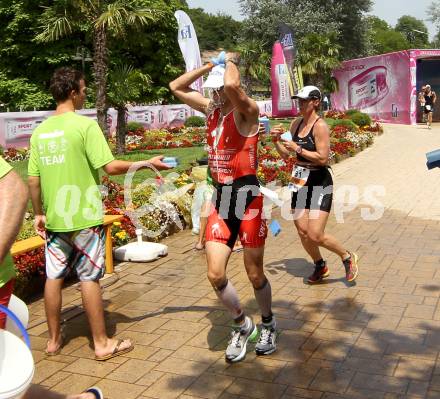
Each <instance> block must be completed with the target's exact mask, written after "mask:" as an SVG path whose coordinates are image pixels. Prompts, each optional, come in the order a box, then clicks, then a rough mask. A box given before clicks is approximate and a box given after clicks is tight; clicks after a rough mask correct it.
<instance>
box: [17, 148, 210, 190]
mask: <svg viewBox="0 0 440 399" xmlns="http://www.w3.org/2000/svg"><path fill="white" fill-rule="evenodd" d="M161 154H163V155H165V156H167V157H176V158H178V160H179V165H178V166H177V168H174V169H170V171H166V172H162V174H163V175H167V174H168V173H169V172H178V173H179V172H183V171H185V170H187V169H189V168H190V167H191V163H193V162H194V161H196V160H197V159H200V158H204V157H205V156H206V151H205V150H204V148H203V147H189V148H170V149H162V150H151V151H133V152H130V153H128V154H125V155H123V156H118V157H117V159H123V160H125V161H140V160H145V159H149V158H151V157H154V156H156V155H161ZM27 165H28V161H20V162H14V163H13V164H12V166H13V167H14V169H15V171H16V172H17V173H18V174H19V175H20V176H21V177H22V178H23V179H24V180H27ZM104 174H105V172H104V171H103V170H102V169H101V171H100V175H101V176H102V175H104ZM154 176H155V174H154V173H153V172H152V171H151V170H149V169H148V170H141V171H139V172H137V173H136V175H135V176H134V178H133V183H134V185H137V184H139V183H142V182H143V181H144V180H145V179H148V178H152V177H154ZM111 179H112V180H113V181H115V182H117V183H120V184H124V175H122V176H112V177H111Z"/></svg>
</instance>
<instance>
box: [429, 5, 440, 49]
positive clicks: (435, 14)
mask: <svg viewBox="0 0 440 399" xmlns="http://www.w3.org/2000/svg"><path fill="white" fill-rule="evenodd" d="M426 14H427V15H428V21H430V22H432V23H433V24H434V25H435V26H436V27H437V32H438V33H437V35H436V36H435V38H434V41H433V43H432V44H433V47H438V45H439V44H440V0H436V1H433V2H432V3H431V4H430V5H429V7H428V9H427V10H426Z"/></svg>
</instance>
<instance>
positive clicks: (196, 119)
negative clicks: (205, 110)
mask: <svg viewBox="0 0 440 399" xmlns="http://www.w3.org/2000/svg"><path fill="white" fill-rule="evenodd" d="M185 126H186V127H204V126H205V118H203V117H201V116H190V117H189V118H188V119H187V120H186V121H185Z"/></svg>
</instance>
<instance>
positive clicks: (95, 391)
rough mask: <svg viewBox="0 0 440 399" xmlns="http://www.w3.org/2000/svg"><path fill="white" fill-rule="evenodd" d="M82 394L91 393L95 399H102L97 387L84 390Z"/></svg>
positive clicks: (102, 395) (102, 396)
mask: <svg viewBox="0 0 440 399" xmlns="http://www.w3.org/2000/svg"><path fill="white" fill-rule="evenodd" d="M84 393H93V395H95V398H96V399H104V394H103V393H102V391H101V390H100V389H99V388H98V387H91V388H89V389H86V390H85V391H84Z"/></svg>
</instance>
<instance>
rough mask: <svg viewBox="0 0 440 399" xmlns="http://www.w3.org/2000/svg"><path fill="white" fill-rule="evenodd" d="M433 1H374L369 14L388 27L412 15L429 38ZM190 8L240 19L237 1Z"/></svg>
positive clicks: (211, 0)
mask: <svg viewBox="0 0 440 399" xmlns="http://www.w3.org/2000/svg"><path fill="white" fill-rule="evenodd" d="M432 1H433V0H374V5H373V9H372V11H371V14H373V15H377V16H378V17H379V18H382V19H384V20H385V21H387V22H388V23H389V24H390V25H392V26H394V25H395V24H396V22H397V20H398V19H399V17H401V16H402V15H412V16H413V17H416V18H418V19H421V20H424V22H425V24H426V25H427V26H428V29H429V33H430V37H431V38H432V37H433V36H434V34H435V33H436V28H435V27H434V26H433V25H432V24H431V23H430V22H428V21H426V19H427V17H428V16H427V14H426V10H427V8H428V6H429V5H430V4H431V3H432ZM187 2H188V5H189V6H190V7H191V8H195V7H201V8H203V9H204V10H205V11H207V12H210V13H217V12H218V11H221V12H223V13H225V14H229V15H232V16H233V17H234V18H235V19H242V16H241V15H240V7H239V5H238V1H237V0H221V1H215V0H187Z"/></svg>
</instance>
